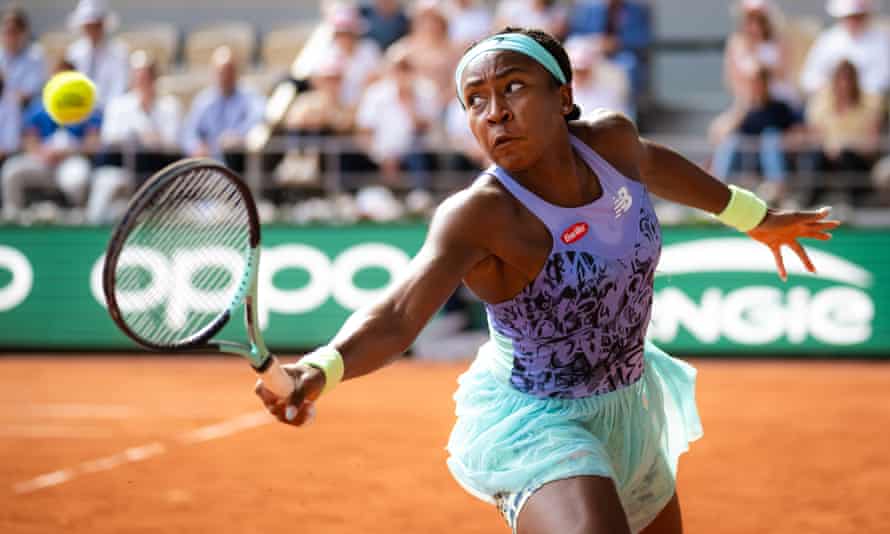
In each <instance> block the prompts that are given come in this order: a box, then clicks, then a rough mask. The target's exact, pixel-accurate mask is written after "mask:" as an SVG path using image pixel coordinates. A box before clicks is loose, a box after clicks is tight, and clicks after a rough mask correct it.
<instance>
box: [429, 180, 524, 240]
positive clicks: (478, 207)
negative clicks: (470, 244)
mask: <svg viewBox="0 0 890 534" xmlns="http://www.w3.org/2000/svg"><path fill="white" fill-rule="evenodd" d="M515 204H516V202H515V200H514V199H513V197H512V196H511V195H510V194H509V193H508V192H507V190H506V189H504V187H503V186H502V185H501V184H500V182H498V181H497V179H496V178H494V177H493V176H491V175H489V174H488V173H484V174H482V175H480V176H479V177H478V178H477V179H476V180H474V181H473V183H472V184H470V185H469V186H467V187H466V188H464V189H461V190H460V191H458V192H456V193H454V194H452V195H451V196H449V197H448V198H446V199H445V200H444V201H442V203H441V204H439V207H438V208H436V213H435V214H434V215H433V227H434V228H439V229H441V230H445V231H447V233H448V234H450V235H455V234H456V235H462V236H472V237H473V238H474V240H483V241H484V239H485V237H486V236H490V235H494V234H497V233H498V232H500V231H502V230H503V229H504V228H505V227H507V226H509V225H510V224H511V220H513V219H515V217H516V211H517V210H516V206H515Z"/></svg>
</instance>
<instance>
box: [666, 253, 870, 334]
mask: <svg viewBox="0 0 890 534" xmlns="http://www.w3.org/2000/svg"><path fill="white" fill-rule="evenodd" d="M808 254H809V256H810V258H811V259H812V260H813V263H814V264H815V265H816V268H817V269H818V274H815V275H813V274H810V273H808V272H806V271H805V270H804V269H803V267H801V266H800V265H799V261H797V260H796V259H792V260H791V262H790V263H791V265H786V266H787V267H788V273H789V274H795V275H802V276H805V277H810V278H811V279H812V278H817V279H822V280H831V281H835V282H840V283H841V284H843V285H835V286H831V287H827V288H824V289H821V290H815V289H811V288H808V287H806V286H805V285H799V284H798V285H791V284H788V285H784V284H783V286H782V287H781V288H780V287H774V286H765V285H748V286H744V287H740V288H739V289H735V290H732V291H725V290H724V289H721V288H718V287H709V288H706V289H705V290H704V292H703V293H702V296H701V300H700V301H699V302H696V301H695V300H693V299H692V298H690V297H689V296H688V295H687V294H686V293H684V292H683V291H682V290H681V289H680V288H679V287H678V286H677V285H674V282H675V281H673V280H672V286H671V287H666V288H664V289H662V290H660V291H657V292H656V294H655V306H654V308H653V312H652V323H651V324H650V327H649V335H650V336H651V337H652V338H653V339H654V340H656V341H662V342H670V341H673V340H674V339H675V338H676V337H677V333H678V330H679V328H680V327H683V328H684V329H685V330H686V331H688V332H689V333H690V334H691V335H692V336H693V337H695V338H696V339H697V340H698V341H700V342H702V343H706V344H708V343H717V342H718V341H719V340H720V338H721V336H723V337H725V338H726V339H727V340H729V341H732V342H734V343H739V344H745V345H762V344H767V343H773V342H776V341H779V340H782V338H784V339H785V341H787V342H788V343H791V344H800V343H803V342H804V341H805V340H807V338H808V337H811V338H813V339H815V340H817V341H819V342H821V343H825V344H829V345H853V344H856V343H863V342H865V341H868V340H869V339H870V338H871V336H872V321H873V319H874V316H875V303H874V302H873V300H872V298H871V296H870V295H869V294H868V293H867V292H866V291H864V289H867V288H868V287H870V286H871V284H872V274H871V273H869V272H868V271H866V270H865V269H863V268H862V267H860V266H858V265H856V264H854V263H851V262H849V261H847V260H845V259H843V258H840V257H838V256H835V255H833V254H829V253H827V252H823V251H820V250H815V249H810V250H808ZM775 271H776V267H775V264H774V262H773V259H772V255H771V254H770V253H769V251H767V250H766V249H765V248H764V247H763V246H762V245H760V244H758V243H756V242H754V241H751V240H749V239H739V238H725V239H700V240H696V241H692V242H687V243H681V244H677V245H670V246H667V247H665V248H664V250H663V252H662V256H661V261H660V263H659V266H658V273H659V274H660V275H679V274H693V273H703V272H724V273H725V272H733V273H739V274H742V273H745V272H756V273H773V274H774V273H775Z"/></svg>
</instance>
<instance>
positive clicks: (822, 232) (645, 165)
mask: <svg viewBox="0 0 890 534" xmlns="http://www.w3.org/2000/svg"><path fill="white" fill-rule="evenodd" d="M578 128H579V130H580V131H581V132H582V133H583V134H584V135H585V136H586V137H587V141H588V142H589V143H591V144H595V145H596V146H597V147H600V146H602V147H603V148H604V151H605V152H606V153H605V154H604V155H605V156H606V158H607V159H609V160H610V161H612V162H615V163H617V164H618V166H619V170H622V171H623V172H625V173H627V174H628V175H630V176H631V177H635V178H637V179H638V180H640V181H641V182H642V183H644V184H645V185H646V188H647V189H648V190H649V191H650V192H651V193H654V194H656V195H658V196H659V197H661V198H664V199H666V200H670V201H672V202H676V203H678V204H683V205H686V206H690V207H693V208H698V209H700V210H704V211H707V212H709V213H712V214H715V215H718V214H719V215H725V214H726V213H727V212H729V211H731V210H730V207H731V202H730V201H731V199H732V198H733V196H734V194H735V193H733V191H732V190H731V189H730V188H729V187H727V185H726V184H724V183H723V182H721V181H720V180H718V179H717V178H715V177H714V176H713V175H711V174H710V173H708V172H707V171H705V170H704V169H702V168H701V167H699V166H698V165H696V164H694V163H692V162H691V161H689V160H688V159H686V158H685V157H683V156H682V155H680V154H679V153H678V152H676V151H675V150H673V149H671V148H669V147H666V146H664V145H661V144H659V143H656V142H654V141H650V140H647V139H644V138H642V137H640V135H639V133H638V132H637V129H636V126H635V125H634V123H633V121H631V120H630V119H628V118H627V117H625V116H623V115H621V114H619V113H603V114H601V115H599V116H597V117H596V118H594V119H593V121H592V122H590V123H586V124H585V123H582V124H580V125H579V126H578ZM596 136H602V137H600V138H599V140H595V139H596ZM749 198H754V197H749ZM749 205H750V204H749ZM760 213H761V215H760V216H758V217H757V219H758V221H755V222H754V223H753V224H750V226H749V227H748V228H745V231H746V232H747V233H748V235H749V236H750V237H752V238H753V239H755V240H757V241H760V242H761V243H763V244H764V245H766V246H767V247H768V248H769V249H770V251H771V252H772V254H773V258H774V259H775V261H776V267H777V270H778V272H779V276H780V277H781V278H782V279H783V280H784V279H785V278H786V276H787V272H786V270H785V264H784V261H783V259H782V254H781V247H783V246H787V247H789V248H790V249H792V250H793V251H794V252H795V253H796V254H797V255H798V257H800V259H801V261H802V262H803V264H804V266H805V267H806V268H807V270H808V271H810V272H815V270H816V268H815V266H813V263H812V262H811V261H810V258H809V257H808V256H807V253H806V251H805V250H804V249H803V247H802V246H801V245H800V243H798V241H797V240H798V239H800V238H802V237H806V238H811V239H818V240H822V241H824V240H827V239H830V238H831V235H830V234H829V233H828V232H829V231H830V230H832V229H834V228H836V227H837V226H838V225H839V224H840V222H838V221H831V220H827V219H826V217H827V216H828V213H829V210H828V209H827V208H823V209H821V210H818V211H799V212H798V211H779V210H773V209H769V210H766V213H765V214H763V212H762V211H761V212H760ZM722 220H724V221H725V220H727V219H726V218H723V219H722Z"/></svg>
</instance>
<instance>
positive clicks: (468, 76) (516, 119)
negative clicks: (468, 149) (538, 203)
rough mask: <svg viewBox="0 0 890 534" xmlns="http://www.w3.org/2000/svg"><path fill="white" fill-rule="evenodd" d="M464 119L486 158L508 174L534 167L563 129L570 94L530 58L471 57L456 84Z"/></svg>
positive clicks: (511, 55)
mask: <svg viewBox="0 0 890 534" xmlns="http://www.w3.org/2000/svg"><path fill="white" fill-rule="evenodd" d="M461 84H462V88H463V92H464V103H465V104H466V109H467V120H468V121H469V124H470V130H471V131H472V132H473V135H474V136H475V137H476V141H477V142H478V143H479V146H480V147H482V150H483V151H485V153H486V154H487V155H488V157H489V158H490V159H491V160H492V161H494V162H495V163H497V164H498V166H500V167H502V168H504V169H505V170H507V171H508V172H510V171H513V172H517V171H523V170H525V169H528V168H529V167H531V166H532V165H534V164H535V163H536V162H537V161H538V160H539V159H540V158H541V156H542V154H543V153H544V152H545V151H546V150H547V149H548V148H549V147H550V145H551V143H552V142H553V141H554V139H558V138H559V137H558V136H557V133H558V130H559V129H560V128H562V129H565V127H566V126H565V119H563V113H565V112H566V109H567V108H566V106H568V109H571V103H572V102H571V90H569V89H567V88H566V87H565V86H563V87H562V88H559V87H556V85H555V84H554V82H553V78H552V76H551V75H550V73H549V72H547V70H545V69H544V67H542V66H541V65H539V64H538V63H537V62H536V61H535V60H533V59H531V58H529V57H527V56H525V55H524V54H519V53H517V52H510V51H494V52H488V53H485V54H482V55H481V56H479V57H478V58H476V59H475V60H474V61H473V62H472V63H471V64H470V65H469V66H467V68H466V70H464V73H463V77H462V80H461Z"/></svg>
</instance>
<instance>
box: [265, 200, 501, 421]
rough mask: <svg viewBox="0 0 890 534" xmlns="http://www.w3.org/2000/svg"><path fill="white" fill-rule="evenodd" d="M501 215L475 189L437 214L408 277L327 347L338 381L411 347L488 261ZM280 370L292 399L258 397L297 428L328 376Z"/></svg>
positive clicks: (302, 367)
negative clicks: (291, 384) (338, 365)
mask: <svg viewBox="0 0 890 534" xmlns="http://www.w3.org/2000/svg"><path fill="white" fill-rule="evenodd" d="M501 211H502V210H501V209H499V207H498V206H497V204H496V203H493V202H492V196H491V195H490V194H488V193H486V192H484V191H481V192H480V191H479V190H475V191H474V190H466V191H463V192H461V193H458V194H457V195H455V196H453V197H451V198H449V199H448V200H446V201H445V202H444V203H443V204H442V205H441V206H440V207H439V208H438V209H437V210H436V214H435V216H434V217H433V220H432V222H431V224H430V230H429V232H428V234H427V238H426V241H425V242H424V244H423V246H422V247H421V250H420V251H419V252H418V254H417V255H416V256H415V257H414V259H413V260H412V261H411V263H410V264H409V265H408V268H407V269H406V272H405V273H404V274H402V275H401V276H400V277H399V278H398V280H397V281H396V282H395V283H394V284H393V285H392V286H391V287H390V289H389V290H388V291H387V292H386V294H385V295H384V296H383V297H382V298H381V299H380V300H379V301H377V302H375V303H372V304H370V305H369V306H367V307H365V308H363V309H360V310H358V311H356V312H355V313H353V314H352V316H351V317H350V318H349V319H348V320H347V321H346V323H344V325H343V326H342V328H341V329H340V331H339V332H338V333H337V335H336V336H335V337H334V339H333V340H332V341H331V343H330V344H329V346H332V347H333V348H335V349H336V350H337V352H339V355H340V357H342V364H343V378H345V379H350V378H356V377H359V376H362V375H365V374H368V373H370V372H373V371H375V370H376V369H379V368H381V367H383V366H384V365H386V364H387V363H389V362H390V361H392V360H393V359H395V358H397V357H398V356H400V355H401V354H402V353H403V352H405V350H407V349H408V347H410V346H411V343H412V342H413V341H414V339H415V338H416V337H417V335H418V334H419V333H420V331H421V329H422V328H423V327H424V325H426V323H427V322H428V321H429V320H430V318H431V317H432V316H433V314H434V313H436V311H437V310H438V309H439V308H440V307H441V306H442V305H443V304H444V303H445V301H446V300H447V299H448V297H449V296H451V294H452V293H453V292H454V290H455V289H456V288H457V286H458V285H459V284H460V283H461V280H462V278H463V277H464V275H465V274H466V273H467V272H469V271H470V269H471V268H472V267H473V266H474V265H476V264H477V263H479V262H480V261H482V260H483V259H484V258H486V257H487V256H489V255H490V254H491V251H490V250H491V248H492V247H491V244H492V243H493V241H492V238H491V237H490V236H492V235H496V234H497V232H498V231H500V229H499V228H498V227H497V221H498V220H499V217H501V216H500V215H499V213H500V212H501ZM480 229H486V230H485V231H480ZM310 357H311V356H310ZM284 367H285V370H286V371H287V372H288V373H289V374H291V376H292V377H293V378H294V379H295V381H296V389H295V390H294V393H293V394H292V395H291V398H290V399H279V398H277V397H275V396H274V395H273V394H272V393H271V392H270V391H269V390H268V389H266V388H265V387H264V386H263V384H262V383H261V382H259V383H258V384H257V388H256V393H257V395H259V397H260V398H261V399H262V400H263V403H264V404H265V405H266V408H267V409H268V410H269V411H270V412H271V413H272V414H274V415H275V416H277V417H278V419H279V420H280V421H282V422H285V423H289V424H293V425H296V426H299V425H301V424H303V423H305V422H306V420H307V419H308V418H309V417H310V416H311V410H312V402H313V401H314V400H316V399H317V398H318V396H319V395H321V392H322V391H323V390H324V388H325V386H326V376H325V373H324V372H323V371H322V370H320V369H319V368H318V367H314V366H312V365H306V364H305V362H304V363H300V362H298V363H296V364H291V365H287V366H284Z"/></svg>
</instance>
